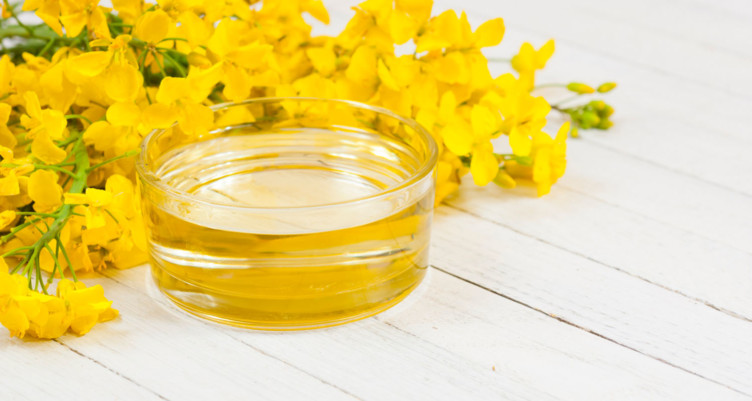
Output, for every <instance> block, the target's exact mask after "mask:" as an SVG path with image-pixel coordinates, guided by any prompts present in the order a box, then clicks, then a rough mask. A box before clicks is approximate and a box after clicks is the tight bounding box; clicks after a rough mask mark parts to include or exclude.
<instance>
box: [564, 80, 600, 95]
mask: <svg viewBox="0 0 752 401" xmlns="http://www.w3.org/2000/svg"><path fill="white" fill-rule="evenodd" d="M567 89H569V90H570V91H571V92H574V93H579V94H580V95H586V94H589V93H593V92H595V89H593V88H591V87H590V86H588V85H585V84H582V83H579V82H572V83H571V84H569V85H567Z"/></svg>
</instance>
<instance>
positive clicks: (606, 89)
mask: <svg viewBox="0 0 752 401" xmlns="http://www.w3.org/2000/svg"><path fill="white" fill-rule="evenodd" d="M614 88H616V82H606V83H605V84H602V85H601V86H599V87H598V92H600V93H606V92H610V91H612V90H613V89H614Z"/></svg>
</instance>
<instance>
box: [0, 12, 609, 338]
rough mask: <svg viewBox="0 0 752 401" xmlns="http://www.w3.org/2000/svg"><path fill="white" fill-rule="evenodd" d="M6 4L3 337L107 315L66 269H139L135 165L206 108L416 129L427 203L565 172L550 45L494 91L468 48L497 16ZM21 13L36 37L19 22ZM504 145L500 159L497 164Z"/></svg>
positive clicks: (88, 323) (499, 31)
mask: <svg viewBox="0 0 752 401" xmlns="http://www.w3.org/2000/svg"><path fill="white" fill-rule="evenodd" d="M2 1H3V4H2V19H0V40H3V48H2V56H0V157H1V158H2V161H1V162H0V252H1V253H2V258H0V262H2V263H0V323H2V324H3V325H4V326H5V327H7V328H8V329H9V330H10V333H11V335H12V336H18V337H23V336H24V335H29V336H33V337H39V338H55V337H58V336H60V335H62V334H63V333H65V332H66V331H68V330H69V331H71V332H73V333H76V334H83V333H86V332H87V331H89V330H90V329H91V327H92V326H93V325H95V324H96V323H97V322H101V321H105V320H109V319H112V318H114V317H115V316H116V315H117V311H115V310H114V309H112V308H111V303H110V302H109V301H107V299H106V298H105V297H104V295H103V292H102V288H101V287H100V286H94V287H90V288H86V287H85V286H84V285H83V284H82V283H80V282H78V280H77V278H76V272H79V273H80V272H87V271H92V270H97V269H102V268H105V267H108V266H114V267H118V268H127V267H131V266H135V265H139V264H142V263H144V262H145V261H146V246H145V238H144V231H143V230H144V228H143V226H144V225H143V222H142V220H141V214H140V213H139V210H140V205H139V201H140V200H139V193H138V192H139V190H138V188H137V186H136V185H135V184H134V183H135V173H134V160H133V157H132V156H134V155H136V154H137V153H138V150H137V149H138V145H139V143H140V141H141V139H142V138H143V137H144V136H145V135H146V134H147V133H148V132H150V131H151V130H154V129H159V128H168V127H175V128H174V129H179V130H181V131H182V132H183V133H185V134H187V135H197V136H200V135H204V134H206V133H207V132H208V131H209V130H211V129H212V127H213V126H214V124H215V121H214V113H213V112H212V111H211V109H210V108H209V106H211V105H212V104H215V103H221V102H237V101H242V100H244V99H247V98H252V97H288V96H301V97H325V98H341V99H350V100H355V101H361V102H365V103H369V104H373V105H378V106H382V107H386V108H388V109H391V110H393V111H395V112H397V113H399V114H402V115H405V116H409V117H412V118H414V119H415V120H417V121H418V122H419V123H420V124H422V125H423V126H424V127H426V128H427V129H428V130H429V131H430V132H431V133H432V135H433V136H434V137H435V139H436V141H437V142H438V143H439V145H440V149H441V156H440V161H439V165H438V171H437V202H440V201H441V200H443V199H444V198H445V197H446V196H448V195H450V194H451V193H453V192H455V191H456V190H457V188H458V187H459V184H460V179H461V177H463V176H464V175H466V174H468V173H470V174H471V175H472V179H473V181H474V182H475V183H476V184H477V185H487V184H489V183H491V182H494V183H496V184H498V185H500V186H502V187H505V188H513V187H515V186H516V185H517V183H519V182H526V183H532V184H533V185H534V186H535V187H536V188H537V192H538V194H539V195H544V194H546V193H548V192H549V190H550V188H551V185H552V184H554V183H555V182H556V181H557V180H558V179H559V178H560V177H561V176H562V175H563V174H564V171H565V168H566V139H567V137H568V136H569V135H570V132H572V133H574V131H572V129H570V122H567V123H565V124H564V125H563V126H562V127H561V129H559V130H558V133H556V135H553V136H552V135H549V134H547V133H546V132H544V131H543V130H544V127H545V126H546V123H547V116H548V115H549V113H550V112H551V110H552V106H551V105H550V104H549V103H548V102H547V101H546V100H545V99H544V98H543V97H540V96H535V95H533V94H532V91H533V90H534V89H535V88H536V86H535V73H536V71H538V70H540V69H542V68H544V67H545V65H546V63H547V61H548V59H549V58H550V57H551V55H552V54H553V51H554V42H553V41H549V42H548V43H546V44H544V45H543V46H542V47H540V48H539V49H535V48H534V47H533V46H532V45H531V44H529V43H525V44H524V45H523V46H522V47H521V49H520V51H519V53H518V54H517V55H515V56H514V57H513V58H512V60H511V67H512V70H513V72H510V73H506V74H503V75H500V76H498V77H493V76H492V75H491V72H490V71H489V68H488V60H487V59H486V57H485V56H484V55H483V53H482V51H481V50H482V49H484V48H487V47H492V46H496V45H498V44H499V43H500V42H501V40H502V38H503V36H504V29H505V28H504V23H503V20H502V19H501V18H496V19H492V20H490V21H488V22H486V23H484V24H482V25H480V26H478V27H476V28H475V29H473V28H472V27H471V25H470V23H469V22H468V19H467V16H466V15H465V14H464V13H462V14H460V15H458V14H457V13H456V12H454V11H446V12H442V13H438V14H437V13H434V10H432V6H433V4H432V3H433V2H432V0H367V1H365V2H363V3H361V4H359V5H358V6H357V7H354V8H353V9H354V11H355V15H354V17H353V18H352V19H351V20H350V22H349V23H348V24H347V26H346V27H345V28H344V30H343V31H342V32H341V33H340V34H339V35H337V36H333V37H329V36H312V34H311V29H312V28H311V26H310V25H309V24H308V23H307V22H306V19H305V18H307V17H306V16H310V17H313V18H315V19H317V20H318V21H320V22H322V23H328V22H329V14H328V12H327V10H326V9H325V8H324V6H323V4H322V2H321V1H319V0H263V1H261V0H224V1H219V2H217V1H210V0H157V1H156V3H148V2H145V1H143V0H113V1H112V5H113V8H111V9H110V8H105V7H102V6H100V5H99V0H28V1H25V2H23V3H22V4H11V3H10V2H9V1H8V0H2ZM25 11H28V12H31V11H33V12H34V13H35V14H36V16H37V17H38V18H39V19H41V21H42V23H39V24H36V25H29V24H24V23H22V21H21V19H20V18H18V15H19V14H20V13H21V12H25ZM405 44H409V45H411V46H413V48H414V51H413V52H412V53H411V54H404V55H401V54H400V51H398V48H400V47H402V46H401V45H405ZM613 86H614V84H611V83H608V84H604V85H601V86H600V87H598V90H597V91H598V92H601V93H605V92H608V91H609V90H611V89H613ZM565 88H566V89H567V90H569V91H570V92H574V93H575V94H576V95H584V94H589V93H592V92H595V91H596V90H595V89H592V88H591V87H589V86H587V85H584V84H570V85H568V86H565ZM553 109H554V110H558V111H560V112H562V113H564V114H565V115H567V116H569V119H570V120H571V123H572V124H573V125H574V128H577V127H581V128H600V129H606V128H608V127H609V126H610V121H609V120H608V117H609V116H610V114H611V113H612V112H613V109H611V108H610V106H608V105H606V104H605V103H603V102H602V101H599V100H597V101H593V102H591V103H588V104H586V105H584V106H574V107H569V108H567V107H564V106H561V105H554V107H553ZM502 136H504V137H506V138H507V139H508V143H509V147H510V148H511V153H507V154H502V153H498V152H495V150H494V146H493V142H492V141H495V140H498V138H501V137H502ZM6 271H7V272H9V273H7V274H6ZM45 276H46V278H45ZM56 277H57V278H58V279H59V280H58V283H57V291H56V295H50V294H48V290H50V288H51V286H52V285H53V282H54V281H55V279H56ZM66 277H70V278H71V280H72V281H71V280H69V279H68V278H66Z"/></svg>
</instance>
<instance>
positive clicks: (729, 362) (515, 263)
mask: <svg viewBox="0 0 752 401" xmlns="http://www.w3.org/2000/svg"><path fill="white" fill-rule="evenodd" d="M486 201H488V200H487V199H486ZM528 202H529V203H535V202H530V201H529V200H528ZM487 203H489V204H490V202H487ZM559 204H560V205H562V206H566V205H568V204H566V203H562V202H560V203H559ZM496 205H497V206H498V207H496V208H494V209H493V210H500V209H514V208H512V207H509V205H508V204H507V205H505V204H504V202H498V203H496ZM465 206H467V205H465ZM582 206H583V207H587V205H582ZM558 210H559V213H560V214H564V213H569V212H571V210H567V209H565V208H563V207H562V208H559V209H558ZM517 212H518V213H519V212H520V211H519V209H518V210H517ZM486 215H488V214H486ZM594 215H597V216H603V214H600V213H599V214H594ZM525 216H526V217H530V216H535V217H534V218H531V219H530V220H533V222H535V221H536V220H537V221H538V222H542V221H545V219H547V218H551V216H547V215H545V213H538V214H534V213H526V214H525ZM495 217H497V219H498V220H497V221H499V222H501V224H494V223H492V222H488V221H484V220H482V219H478V218H471V217H469V215H467V214H465V213H460V212H458V211H453V210H449V209H443V210H440V211H439V213H438V219H437V228H436V230H435V231H434V233H435V237H434V248H433V250H434V252H433V255H432V263H433V264H434V265H436V266H439V267H441V268H443V269H446V270H447V271H449V272H452V273H453V274H457V275H459V276H461V277H463V278H466V279H468V280H470V281H473V282H475V283H478V284H479V285H481V286H484V287H487V288H489V289H491V290H494V291H497V292H499V293H502V294H504V295H506V296H509V297H510V298H513V299H515V300H517V301H519V302H521V303H524V304H526V305H529V306H530V307H532V308H534V309H537V310H541V311H543V312H546V313H549V314H552V316H556V317H557V318H560V319H563V320H565V321H567V322H570V323H571V324H573V325H576V326H578V327H582V328H583V329H585V330H589V331H592V332H593V333H595V334H597V335H601V336H604V337H605V338H608V339H610V340H612V341H614V342H616V343H619V344H622V345H624V346H626V347H629V348H631V349H635V350H637V351H639V352H641V353H644V354H646V355H650V356H651V357H653V358H656V359H659V360H662V361H666V362H667V363H669V364H671V365H672V366H676V367H679V368H682V369H685V370H687V371H690V372H693V373H695V374H697V375H699V376H702V377H705V378H708V379H709V380H713V381H715V382H717V383H722V384H724V385H726V386H729V387H731V388H734V389H736V390H738V391H740V392H743V393H745V394H747V395H750V394H752V383H751V382H750V381H749V372H750V370H751V369H752V322H750V321H748V320H744V319H739V318H736V317H733V316H729V315H727V314H724V313H721V312H719V311H716V310H714V309H712V308H708V307H707V306H706V305H703V304H701V303H699V302H695V301H692V300H690V299H687V298H686V297H684V296H682V295H680V294H676V293H674V292H671V291H667V290H666V289H664V288H661V287H658V286H655V285H652V284H650V283H646V282H645V281H643V280H641V279H639V278H637V277H632V276H629V275H627V274H624V273H622V272H620V271H616V270H614V269H609V268H607V267H606V266H604V265H603V264H601V263H598V262H595V261H593V260H592V259H591V258H590V257H588V256H585V255H581V254H577V253H572V252H569V251H566V250H562V249H561V248H559V247H556V246H551V245H550V244H549V243H548V239H547V238H546V237H542V239H540V240H539V239H537V238H535V237H531V236H529V235H524V234H523V235H521V234H520V232H515V231H513V230H511V229H507V228H506V227H504V226H503V225H502V224H510V222H509V221H504V218H506V217H509V215H508V214H505V215H504V216H501V215H498V216H495ZM581 217H582V216H581ZM512 224H513V223H512ZM582 229H583V227H577V226H570V230H569V233H568V234H567V235H568V236H570V237H572V236H576V235H577V232H578V230H582ZM619 229H620V228H619V227H617V228H615V227H610V228H607V229H606V230H600V232H601V233H603V231H607V230H611V231H613V230H619ZM458 233H462V234H461V235H458ZM556 234H558V235H561V233H556ZM640 234H641V233H639V232H637V233H634V235H635V236H639V235H640ZM603 235H606V234H603ZM664 242H668V243H670V242H671V241H670V240H669V239H668V238H667V237H664ZM624 243H625V244H627V245H628V246H631V245H632V244H631V243H630V242H629V241H625V242H624ZM589 246H590V247H592V248H595V247H597V246H598V244H589ZM632 252H635V248H632ZM637 252H643V251H642V250H638V251H637ZM690 274H691V273H690ZM749 294H750V292H747V293H746V295H745V297H746V299H747V300H749Z"/></svg>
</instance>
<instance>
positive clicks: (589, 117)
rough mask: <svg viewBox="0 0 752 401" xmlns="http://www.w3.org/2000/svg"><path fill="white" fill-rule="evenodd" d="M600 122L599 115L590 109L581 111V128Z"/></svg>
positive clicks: (590, 126)
mask: <svg viewBox="0 0 752 401" xmlns="http://www.w3.org/2000/svg"><path fill="white" fill-rule="evenodd" d="M600 122H601V119H600V117H598V115H597V114H595V113H593V112H592V111H586V112H584V113H582V117H581V120H580V125H581V126H582V128H585V129H588V128H592V127H594V126H596V125H598V124H599V123H600Z"/></svg>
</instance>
